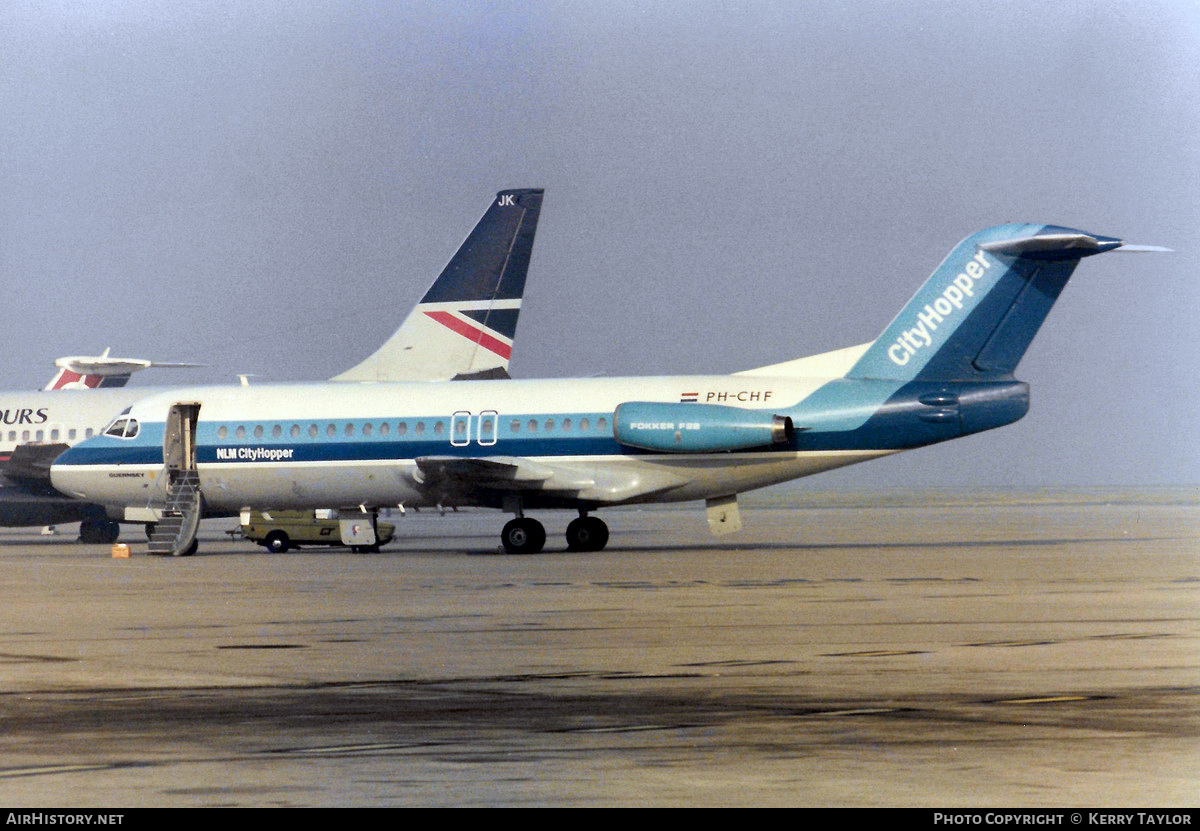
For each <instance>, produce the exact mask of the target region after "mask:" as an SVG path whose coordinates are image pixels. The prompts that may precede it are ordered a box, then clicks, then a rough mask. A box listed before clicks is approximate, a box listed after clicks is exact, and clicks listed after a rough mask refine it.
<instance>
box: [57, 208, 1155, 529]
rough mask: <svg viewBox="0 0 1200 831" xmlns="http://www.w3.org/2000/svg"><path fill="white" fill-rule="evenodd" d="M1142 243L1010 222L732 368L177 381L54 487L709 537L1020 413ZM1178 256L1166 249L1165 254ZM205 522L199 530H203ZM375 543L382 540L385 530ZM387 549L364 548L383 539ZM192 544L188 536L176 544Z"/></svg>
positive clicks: (88, 449)
mask: <svg viewBox="0 0 1200 831" xmlns="http://www.w3.org/2000/svg"><path fill="white" fill-rule="evenodd" d="M1119 248H1126V249H1133V250H1139V249H1140V250H1152V249H1150V248H1149V247H1146V246H1128V245H1126V244H1125V243H1123V242H1122V241H1121V240H1119V239H1115V238H1112V237H1104V236H1098V235H1095V234H1088V233H1084V232H1082V231H1076V230H1072V229H1069V228H1062V227H1058V226H1050V225H1032V224H1010V225H1001V226H997V227H994V228H989V229H987V230H984V231H980V232H978V233H976V234H974V235H972V236H970V237H968V238H967V239H965V240H963V241H962V242H961V243H959V244H958V245H957V246H956V247H955V248H954V250H953V251H951V252H950V254H949V256H948V257H947V258H946V259H945V260H944V261H943V262H942V264H941V265H940V266H939V267H938V268H937V270H936V271H934V273H933V275H932V277H930V278H929V280H928V281H927V282H926V283H925V285H924V286H923V287H922V288H921V289H920V290H919V291H918V292H917V294H916V296H915V297H914V298H913V299H912V300H911V301H910V302H909V303H908V305H907V306H905V307H904V309H903V310H902V311H901V312H900V314H899V315H898V316H897V317H896V318H895V320H893V321H892V323H891V324H890V325H889V326H888V327H887V328H886V329H885V330H884V331H883V333H882V334H881V335H880V336H879V338H878V339H876V340H875V341H873V342H871V343H867V344H863V345H860V346H856V347H850V348H847V349H842V350H838V351H835V352H828V353H825V354H821V355H816V356H813V357H810V358H803V359H799V360H795V361H790V362H787V363H782V364H776V365H773V366H767V367H762V368H759V369H753V370H749V371H746V372H741V373H736V374H734V375H728V376H682V377H652V378H625V379H605V378H599V379H596V378H593V379H559V380H538V381H508V382H505V383H496V382H492V381H470V382H466V383H459V384H376V385H370V386H358V387H353V388H346V387H345V386H337V385H330V384H316V385H306V386H273V387H254V388H248V389H237V388H234V389H214V388H196V389H190V390H175V391H173V392H172V393H170V394H168V395H159V396H155V397H154V398H150V399H147V400H145V401H141V402H139V403H137V404H136V405H134V406H133V407H132V408H131V409H130V410H129V412H128V413H127V414H126V415H124V416H122V417H121V419H119V420H118V421H116V422H115V423H114V425H113V426H112V427H111V428H110V429H109V430H108V431H107V433H106V434H104V435H102V436H98V437H96V438H93V439H91V440H89V441H85V442H83V443H81V444H79V445H77V446H76V447H74V448H73V449H71V450H69V451H67V452H66V453H64V454H63V455H62V456H61V457H59V459H58V460H57V462H55V464H54V466H53V468H52V471H51V475H52V478H53V481H54V485H55V487H57V488H59V489H60V490H62V491H63V492H64V493H69V494H71V495H74V496H78V497H80V498H83V499H89V500H94V501H96V502H99V503H102V504H104V505H107V506H111V507H112V508H113V509H119V508H121V507H124V506H142V505H148V504H149V505H153V504H161V503H162V502H163V501H164V500H167V499H171V498H174V496H175V495H176V494H177V493H178V492H179V491H180V490H181V488H182V485H181V483H184V482H186V481H189V480H190V481H192V482H194V483H198V490H193V493H192V499H193V502H192V503H190V504H187V505H185V506H184V507H183V508H182V509H181V510H184V511H192V512H197V513H198V511H199V510H200V505H201V502H202V503H203V505H205V506H207V507H209V508H216V509H221V510H225V511H236V510H238V509H239V508H242V507H243V506H255V507H260V508H277V509H285V508H318V507H330V506H335V507H337V508H339V509H343V511H344V515H350V516H354V517H357V519H356V520H355V521H356V522H358V523H360V524H362V525H364V526H371V525H372V524H373V523H372V522H371V521H370V520H373V518H374V517H375V516H377V513H378V510H379V509H381V508H384V507H392V506H400V507H404V506H447V507H448V506H466V505H478V506H487V507H492V508H499V509H502V510H504V511H507V512H511V513H513V514H515V518H514V519H513V520H511V521H510V522H508V523H507V524H506V525H505V526H504V529H503V531H502V533H501V541H502V543H503V545H504V547H505V549H507V550H508V551H510V552H535V551H538V550H540V549H541V548H542V546H543V544H544V542H545V536H546V535H545V530H544V527H543V526H542V524H541V523H539V522H538V521H537V520H535V519H533V518H531V517H529V516H526V515H525V512H526V511H528V510H533V509H543V508H566V509H572V510H575V511H578V513H579V517H578V518H577V519H575V520H573V521H572V522H571V523H570V525H569V526H568V527H567V544H568V547H569V548H570V549H574V550H596V549H599V548H602V547H603V546H604V545H605V543H606V541H607V539H608V529H607V527H606V526H605V524H604V522H603V521H602V520H600V519H599V518H597V517H595V516H593V515H591V512H592V511H594V510H596V509H598V508H603V507H606V506H611V505H622V504H628V503H638V502H642V503H645V502H680V501H688V500H704V501H705V503H706V504H707V506H708V521H709V526H710V528H711V529H712V530H713V532H714V533H718V534H720V533H725V532H728V531H733V530H737V529H738V528H740V526H741V519H740V514H739V512H738V509H737V494H739V493H742V492H744V491H748V490H751V489H753V488H761V487H764V486H767V485H772V484H776V483H779V482H784V481H787V480H790V479H795V478H798V477H801V476H808V475H810V474H814V473H819V472H821V471H824V470H829V469H832V468H837V467H842V466H844V465H849V464H854V463H857V462H863V461H867V460H869V459H875V458H879V457H881V456H886V455H889V454H892V453H897V452H899V451H902V450H908V449H911V448H915V447H922V446H925V445H930V444H935V443H937V442H942V441H946V440H948V439H954V438H958V437H960V436H965V435H969V434H972V433H978V432H980V431H983V430H990V429H992V428H995V427H1000V426H1002V425H1005V424H1010V423H1012V422H1014V421H1016V420H1018V419H1019V418H1021V417H1022V416H1023V415H1024V414H1025V412H1026V410H1027V409H1028V407H1029V388H1028V386H1027V385H1026V384H1024V383H1022V382H1020V381H1017V380H1016V379H1015V378H1014V377H1013V372H1014V371H1015V370H1016V367H1017V363H1018V362H1019V361H1020V359H1021V357H1022V356H1023V355H1024V354H1025V351H1026V348H1027V347H1028V346H1029V344H1030V342H1031V341H1032V340H1033V337H1034V335H1035V334H1036V332H1037V330H1038V328H1039V327H1040V326H1041V324H1042V322H1043V320H1044V319H1045V317H1046V315H1047V313H1048V312H1049V311H1050V307H1051V306H1052V305H1053V303H1054V301H1055V300H1056V299H1057V298H1058V295H1059V293H1060V292H1061V291H1062V289H1063V287H1064V286H1065V285H1066V282H1067V279H1068V278H1069V277H1070V275H1071V273H1072V272H1073V271H1074V270H1075V267H1076V266H1077V265H1078V264H1079V261H1080V259H1081V258H1083V257H1086V256H1090V255H1093V254H1099V253H1102V252H1106V251H1112V250H1114V249H1119ZM1156 250H1165V249H1156ZM193 527H194V526H193ZM372 540H373V538H372ZM372 540H368V542H369V541H372ZM191 545H192V538H183V537H181V538H180V539H179V540H178V541H177V544H176V548H175V553H185V552H187V551H189V550H191V549H190V546H191Z"/></svg>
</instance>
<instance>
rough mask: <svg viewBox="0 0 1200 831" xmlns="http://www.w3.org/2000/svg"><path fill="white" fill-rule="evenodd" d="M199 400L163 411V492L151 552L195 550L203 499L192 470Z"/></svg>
mask: <svg viewBox="0 0 1200 831" xmlns="http://www.w3.org/2000/svg"><path fill="white" fill-rule="evenodd" d="M199 417H200V405H199V404H186V403H185V404H174V405H172V406H171V411H170V412H169V413H168V414H167V425H166V432H165V433H164V435H163V465H164V466H165V467H166V473H167V495H166V499H165V500H164V503H163V506H162V517H161V519H159V521H158V522H157V523H155V526H154V529H153V531H152V533H151V534H150V545H149V550H150V553H151V554H169V555H171V556H172V557H180V556H187V555H188V554H192V553H194V552H195V550H196V531H197V530H198V529H199V527H200V516H201V513H202V512H203V500H202V498H201V495H200V473H199V471H197V470H196V421H197V419H198V418H199Z"/></svg>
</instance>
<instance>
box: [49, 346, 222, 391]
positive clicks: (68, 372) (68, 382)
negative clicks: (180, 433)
mask: <svg viewBox="0 0 1200 831" xmlns="http://www.w3.org/2000/svg"><path fill="white" fill-rule="evenodd" d="M110 351H111V349H105V350H104V353H103V354H101V355H68V356H67V357H65V358H59V359H58V360H56V361H55V362H54V365H55V366H56V367H58V372H56V373H55V374H54V377H53V378H51V379H50V383H48V384H46V386H45V387H44V388H43V389H47V390H82V389H89V390H90V389H96V388H97V387H123V386H125V384H127V383H128V382H129V378H130V376H132V375H133V373H135V372H139V371H141V370H143V369H149V368H151V367H158V368H165V369H195V368H199V367H202V366H203V364H180V363H164V362H162V361H147V360H145V359H143V358H113V357H111V356H110V355H109V352H110Z"/></svg>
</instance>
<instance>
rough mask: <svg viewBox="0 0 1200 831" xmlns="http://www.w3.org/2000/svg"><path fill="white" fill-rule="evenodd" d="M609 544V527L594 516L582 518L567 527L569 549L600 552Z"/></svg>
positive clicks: (574, 520) (572, 521)
mask: <svg viewBox="0 0 1200 831" xmlns="http://www.w3.org/2000/svg"><path fill="white" fill-rule="evenodd" d="M607 544H608V526H607V525H605V524H604V520H602V519H600V518H599V517H594V516H581V517H579V518H578V519H573V520H571V522H570V524H568V525H567V549H568V550H570V551H599V550H600V549H602V548H604V546H605V545H607Z"/></svg>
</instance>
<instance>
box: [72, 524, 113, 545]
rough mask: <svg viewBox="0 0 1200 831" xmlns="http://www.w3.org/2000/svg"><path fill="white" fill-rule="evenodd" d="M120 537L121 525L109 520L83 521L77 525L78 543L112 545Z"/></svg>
mask: <svg viewBox="0 0 1200 831" xmlns="http://www.w3.org/2000/svg"><path fill="white" fill-rule="evenodd" d="M120 536H121V524H120V523H119V522H113V521H112V520H111V519H85V520H84V521H83V522H81V523H79V541H80V542H85V543H103V544H105V545H109V544H112V543H114V542H116V541H117V539H118V538H119V537H120Z"/></svg>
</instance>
